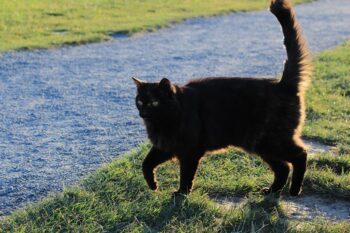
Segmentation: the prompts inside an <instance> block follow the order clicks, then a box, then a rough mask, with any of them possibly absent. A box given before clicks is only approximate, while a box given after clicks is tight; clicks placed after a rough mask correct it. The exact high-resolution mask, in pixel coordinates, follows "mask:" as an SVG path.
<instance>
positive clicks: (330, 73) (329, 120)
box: [304, 41, 350, 154]
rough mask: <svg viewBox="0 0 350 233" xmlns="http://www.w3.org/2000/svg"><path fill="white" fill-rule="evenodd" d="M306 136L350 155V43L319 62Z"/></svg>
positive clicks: (324, 55)
mask: <svg viewBox="0 0 350 233" xmlns="http://www.w3.org/2000/svg"><path fill="white" fill-rule="evenodd" d="M307 97H308V98H307V105H308V107H307V122H306V126H305V128H304V135H305V136H307V137H309V138H313V139H317V140H320V141H323V142H325V143H329V144H336V145H337V146H338V152H339V153H340V154H350V42H349V41H348V42H347V43H345V44H344V45H342V46H339V47H337V48H335V49H333V50H329V51H326V52H323V53H322V55H321V56H319V57H318V58H316V59H315V77H314V78H313V82H312V85H311V88H310V90H309V91H308V96H307Z"/></svg>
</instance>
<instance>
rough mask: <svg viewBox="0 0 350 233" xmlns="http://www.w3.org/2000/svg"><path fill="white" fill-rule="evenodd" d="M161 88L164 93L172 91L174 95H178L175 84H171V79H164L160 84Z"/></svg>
mask: <svg viewBox="0 0 350 233" xmlns="http://www.w3.org/2000/svg"><path fill="white" fill-rule="evenodd" d="M159 87H160V88H161V89H162V90H164V91H167V92H168V91H170V92H172V93H176V88H175V86H174V85H173V84H171V82H170V81H169V79H167V78H163V79H162V80H161V81H160V82H159Z"/></svg>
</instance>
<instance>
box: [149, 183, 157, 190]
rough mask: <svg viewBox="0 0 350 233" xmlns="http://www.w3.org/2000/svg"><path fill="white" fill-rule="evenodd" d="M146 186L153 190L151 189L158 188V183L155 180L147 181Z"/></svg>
mask: <svg viewBox="0 0 350 233" xmlns="http://www.w3.org/2000/svg"><path fill="white" fill-rule="evenodd" d="M148 187H149V188H150V189H151V190H153V191H157V190H158V185H157V182H148Z"/></svg>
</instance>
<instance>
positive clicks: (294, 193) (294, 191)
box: [289, 188, 301, 197]
mask: <svg viewBox="0 0 350 233" xmlns="http://www.w3.org/2000/svg"><path fill="white" fill-rule="evenodd" d="M300 193H301V188H298V189H290V190H289V194H290V195H291V196H293V197H297V196H299V195H300Z"/></svg>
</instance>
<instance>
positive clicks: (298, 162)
mask: <svg viewBox="0 0 350 233" xmlns="http://www.w3.org/2000/svg"><path fill="white" fill-rule="evenodd" d="M306 160H307V153H306V151H305V150H304V149H301V151H300V152H299V153H298V154H297V155H296V156H294V157H293V158H291V159H290V162H291V163H292V165H293V176H292V185H291V187H290V190H289V193H290V195H291V196H298V195H299V193H300V191H301V186H302V184H303V180H304V175H305V171H306V163H307V161H306Z"/></svg>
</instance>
